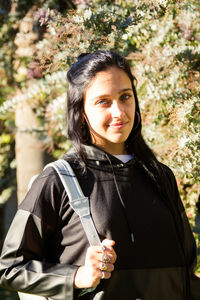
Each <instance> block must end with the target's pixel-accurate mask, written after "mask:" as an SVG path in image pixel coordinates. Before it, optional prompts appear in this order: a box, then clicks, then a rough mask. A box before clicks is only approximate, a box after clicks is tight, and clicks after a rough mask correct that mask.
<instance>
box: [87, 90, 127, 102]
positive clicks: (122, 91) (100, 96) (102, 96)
mask: <svg viewBox="0 0 200 300" xmlns="http://www.w3.org/2000/svg"><path fill="white" fill-rule="evenodd" d="M128 91H131V92H133V89H131V88H126V89H122V90H121V91H119V94H121V93H124V92H128ZM108 96H110V95H108V94H103V95H99V96H97V97H95V98H92V100H96V99H99V98H104V97H108Z"/></svg>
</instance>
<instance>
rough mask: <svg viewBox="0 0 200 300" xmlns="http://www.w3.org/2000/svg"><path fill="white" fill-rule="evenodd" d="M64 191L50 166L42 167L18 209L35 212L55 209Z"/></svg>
mask: <svg viewBox="0 0 200 300" xmlns="http://www.w3.org/2000/svg"><path fill="white" fill-rule="evenodd" d="M63 193H64V187H63V185H62V182H61V180H60V178H59V176H58V175H57V173H56V171H55V170H54V169H53V168H52V167H48V168H46V169H44V170H43V171H42V172H41V173H40V174H39V175H37V176H36V177H35V178H34V180H33V182H32V183H31V186H30V188H29V190H28V192H27V194H26V196H25V198H24V200H23V201H22V203H21V204H20V205H19V208H20V209H24V210H27V211H29V212H31V213H35V212H36V211H38V210H43V207H45V209H46V210H55V209H56V207H57V206H58V204H59V202H60V199H62V197H63V196H62V195H63Z"/></svg>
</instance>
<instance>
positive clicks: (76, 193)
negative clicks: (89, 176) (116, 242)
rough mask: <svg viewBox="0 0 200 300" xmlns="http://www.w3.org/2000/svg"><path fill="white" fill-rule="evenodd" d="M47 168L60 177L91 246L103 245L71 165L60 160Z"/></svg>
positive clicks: (86, 199) (87, 202) (86, 198)
mask: <svg viewBox="0 0 200 300" xmlns="http://www.w3.org/2000/svg"><path fill="white" fill-rule="evenodd" d="M47 167H53V168H54V169H55V171H56V172H57V174H58V176H59V177H60V179H61V182H62V184H63V186H64V188H65V190H66V192H67V195H68V198H69V204H70V206H71V207H72V208H73V210H74V211H75V212H76V213H77V214H78V215H79V217H80V219H81V223H82V226H83V229H84V231H85V233H86V236H87V238H88V241H89V243H90V246H98V245H101V241H100V238H99V235H98V233H97V230H96V228H95V225H94V222H93V220H92V217H91V214H90V205H89V199H88V197H85V196H84V194H83V192H82V189H81V187H80V185H79V182H78V180H77V178H76V175H75V174H74V171H73V169H72V167H71V166H70V164H69V163H68V162H67V161H66V160H64V159H59V160H56V161H54V162H52V163H50V164H48V165H46V166H45V168H44V169H46V168H47Z"/></svg>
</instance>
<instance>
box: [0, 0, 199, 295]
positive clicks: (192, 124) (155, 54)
mask: <svg viewBox="0 0 200 300" xmlns="http://www.w3.org/2000/svg"><path fill="white" fill-rule="evenodd" d="M97 49H112V50H114V51H117V52H119V53H121V54H123V55H124V56H126V57H127V59H128V60H129V61H130V64H131V67H132V70H133V73H134V74H135V76H136V78H137V92H138V96H139V100H140V106H141V112H142V118H143V134H144V137H145V139H146V141H147V143H148V144H149V146H150V147H151V148H152V149H153V150H154V152H155V153H156V155H157V157H158V158H159V160H160V161H162V162H163V163H165V164H167V165H168V166H169V167H170V168H172V170H173V171H174V173H175V175H176V178H177V182H178V187H179V191H180V194H181V197H182V200H183V202H184V205H185V208H186V211H187V215H188V218H189V220H190V223H191V226H192V230H193V232H194V235H195V238H196V242H197V246H198V254H200V217H199V213H200V197H199V195H200V100H199V99H200V97H199V96H200V5H199V1H198V0H196V1H186V0H183V1H167V0H160V1H150V0H143V1H137V0H132V1H123V0H115V1H114V0H108V1H100V0H96V1H88V0H74V1H70V0H68V1H67V0H29V1H27V0H13V1H11V0H0V249H1V247H2V243H3V240H4V238H5V235H6V232H7V230H8V228H9V225H10V222H11V220H12V218H13V216H14V214H15V212H16V209H17V205H18V203H20V202H21V201H22V200H23V198H24V196H25V194H26V192H27V186H28V182H29V180H30V178H31V177H32V176H33V175H35V174H38V173H39V172H41V170H42V169H43V166H44V165H45V164H46V163H47V162H49V161H52V160H55V159H57V158H59V157H60V156H61V155H62V154H63V153H64V152H66V151H67V150H68V149H69V148H70V147H71V142H70V140H68V138H67V136H66V129H65V127H66V124H65V105H66V104H65V103H66V87H67V82H66V72H67V69H68V67H69V66H70V64H71V63H72V62H74V61H75V59H76V57H77V56H78V55H80V54H81V53H85V52H93V51H95V50H97ZM198 260H199V261H198V266H197V270H196V271H197V273H198V272H200V258H199V256H198ZM0 299H3V300H11V299H12V300H15V299H17V295H16V293H12V292H9V291H5V290H3V289H1V288H0Z"/></svg>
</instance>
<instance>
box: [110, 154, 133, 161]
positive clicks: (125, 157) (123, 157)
mask: <svg viewBox="0 0 200 300" xmlns="http://www.w3.org/2000/svg"><path fill="white" fill-rule="evenodd" d="M114 156H115V157H117V158H118V159H120V160H121V161H123V163H127V162H128V161H129V160H131V159H132V158H133V155H131V154H120V155H114Z"/></svg>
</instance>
